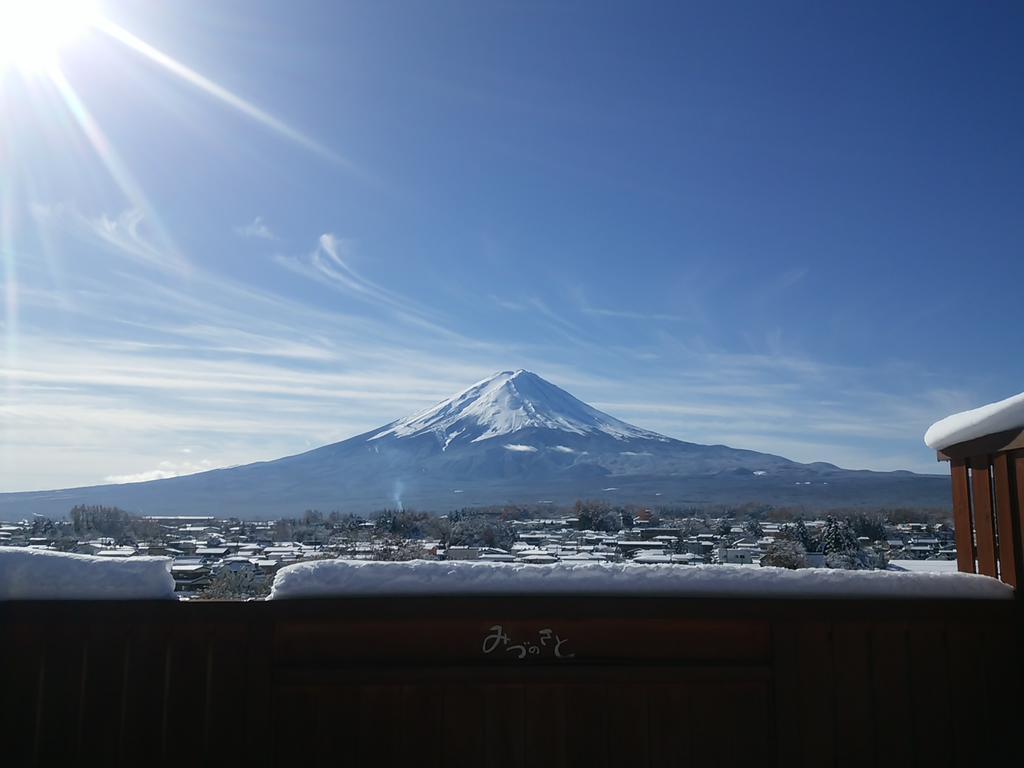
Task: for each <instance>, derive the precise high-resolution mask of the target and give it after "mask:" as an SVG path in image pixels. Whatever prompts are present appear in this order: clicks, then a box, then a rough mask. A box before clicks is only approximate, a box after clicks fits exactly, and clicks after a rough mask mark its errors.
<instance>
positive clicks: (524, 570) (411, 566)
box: [270, 560, 1013, 600]
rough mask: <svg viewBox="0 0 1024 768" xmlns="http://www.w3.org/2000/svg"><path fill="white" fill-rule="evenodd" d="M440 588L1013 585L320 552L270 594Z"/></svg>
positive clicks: (826, 593)
mask: <svg viewBox="0 0 1024 768" xmlns="http://www.w3.org/2000/svg"><path fill="white" fill-rule="evenodd" d="M441 594H444V595H473V594H476V595H496V594H529V595H541V594H573V595H585V594H590V595H675V596H694V597H697V596H703V597H712V596H713V597H726V596H736V597H740V596H742V597H835V598H853V597H873V598H906V597H928V598H942V597H974V598H997V599H998V598H1002V599H1009V598H1011V597H1012V596H1013V590H1012V589H1011V588H1010V587H1008V586H1007V585H1005V584H1003V583H1001V582H999V581H997V580H995V579H992V578H989V577H987V576H977V575H974V574H965V573H927V572H924V573H914V572H899V571H842V570H831V569H823V568H806V569H802V570H798V571H790V570H786V569H784V568H742V567H737V566H730V565H706V566H705V565H697V566H685V567H681V566H678V565H634V564H630V563H614V564H613V563H598V562H583V563H565V562H563V563H557V564H552V565H532V564H523V563H491V562H479V561H452V562H446V561H430V560H413V561H410V562H402V563H387V562H377V561H365V560H320V561H316V562H310V563H296V564H294V565H289V566H286V567H285V568H282V569H281V570H280V571H278V572H277V575H276V577H275V579H274V586H273V591H272V592H271V595H270V598H271V599H277V600H279V599H287V598H299V597H328V596H373V595H377V596H383V595H441Z"/></svg>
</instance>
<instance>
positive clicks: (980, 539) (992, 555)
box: [971, 456, 999, 577]
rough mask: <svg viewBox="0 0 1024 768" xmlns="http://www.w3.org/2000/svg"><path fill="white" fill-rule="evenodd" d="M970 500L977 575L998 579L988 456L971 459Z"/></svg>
mask: <svg viewBox="0 0 1024 768" xmlns="http://www.w3.org/2000/svg"><path fill="white" fill-rule="evenodd" d="M971 499H972V501H973V502H974V504H973V506H974V535H975V538H976V540H977V546H978V573H983V574H985V575H986V576H995V577H998V576H999V572H998V571H997V569H996V568H997V566H996V562H997V560H996V531H995V519H994V517H993V514H992V512H993V510H992V472H991V469H990V467H989V463H988V456H979V457H975V458H972V459H971Z"/></svg>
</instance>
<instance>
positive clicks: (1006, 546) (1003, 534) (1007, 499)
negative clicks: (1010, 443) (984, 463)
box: [992, 453, 1022, 587]
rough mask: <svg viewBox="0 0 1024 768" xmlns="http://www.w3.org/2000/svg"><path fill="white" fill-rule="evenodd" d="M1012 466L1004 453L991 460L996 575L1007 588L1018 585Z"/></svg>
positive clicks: (1017, 519)
mask: <svg viewBox="0 0 1024 768" xmlns="http://www.w3.org/2000/svg"><path fill="white" fill-rule="evenodd" d="M1015 463H1016V462H1015V461H1013V460H1012V459H1011V458H1010V455H1009V454H1008V453H999V454H996V455H995V456H994V457H992V468H993V470H994V473H995V498H996V520H997V522H998V525H999V574H1000V577H1001V578H1002V580H1003V581H1004V582H1006V583H1007V584H1009V585H1010V586H1011V587H1016V586H1017V585H1018V584H1020V583H1021V575H1022V574H1021V560H1020V558H1021V536H1020V533H1021V530H1020V510H1019V509H1017V508H1016V506H1017V505H1016V504H1015V503H1014V502H1015V501H1016V500H1015V499H1014V498H1013V497H1014V494H1013V490H1014V489H1013V485H1014V484H1015V482H1014V481H1015V478H1014V477H1013V475H1012V469H1013V465H1014V464H1015Z"/></svg>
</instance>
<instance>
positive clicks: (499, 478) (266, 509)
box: [0, 370, 948, 519]
mask: <svg viewBox="0 0 1024 768" xmlns="http://www.w3.org/2000/svg"><path fill="white" fill-rule="evenodd" d="M495 438H497V439H495ZM947 486H948V480H946V479H945V478H943V477H941V476H934V477H927V476H921V475H914V474H912V473H909V472H893V473H878V472H862V471H850V470H844V469H840V468H839V467H836V466H834V465H831V464H824V463H821V462H816V463H812V464H800V463H797V462H794V461H790V460H789V459H786V458H784V457H782V456H775V455H772V454H766V453H758V452H756V451H748V450H742V449H738V448H730V447H729V446H725V445H700V444H697V443H688V442H684V441H682V440H676V439H673V438H669V437H665V436H664V435H659V434H657V433H655V432H650V431H648V430H645V429H640V428H639V427H634V426H632V425H631V424H627V423H626V422H624V421H620V420H619V419H616V418H614V417H612V416H609V415H608V414H606V413H602V412H601V411H599V410H597V409H596V408H592V407H591V406H589V405H587V404H586V403H584V402H581V401H580V400H578V399H576V398H575V397H573V396H572V395H570V394H569V393H568V392H566V391H565V390H562V389H560V388H558V387H556V386H555V385H554V384H551V383H549V382H547V381H545V380H544V379H542V378H540V377H539V376H537V375H535V374H533V373H530V372H529V371H524V370H517V371H502V372H501V373H497V374H495V375H493V376H491V377H490V378H487V379H484V380H483V381H479V382H477V383H476V384H474V385H473V386H471V387H469V388H468V389H466V390H464V391H462V392H460V393H458V394H457V395H455V396H453V397H451V398H448V399H447V400H444V401H443V402H441V403H438V404H437V405H435V406H434V407H432V408H428V409H427V410H425V411H422V412H420V413H417V414H414V415H412V416H409V417H407V418H404V419H399V420H398V421H394V422H391V423H390V424H387V425H385V426H383V427H380V428H378V429H375V430H372V431H370V432H367V433H365V434H362V435H356V436H355V437H351V438H349V439H348V440H343V441H341V442H338V443H332V444H330V445H324V446H321V447H319V448H314V449H313V450H310V451H306V452H305V453H301V454H296V455H294V456H286V457H284V458H281V459H277V460H275V461H265V462H258V463H255V464H247V465H244V466H239V467H231V468H227V469H217V470H210V471H207V472H200V473H197V474H194V475H184V476H182V477H175V478H168V479H163V480H152V481H148V482H139V483H125V484H120V485H100V486H91V487H88V488H68V489H62V490H55V491H36V492H28V493H9V494H0V519H4V518H8V519H9V518H15V519H20V518H22V517H26V516H28V515H29V514H32V513H40V514H48V515H58V516H62V515H65V514H67V511H68V510H69V509H70V508H71V507H72V506H74V505H75V504H103V505H108V506H119V507H121V508H123V509H126V510H129V511H131V512H135V513H141V514H150V515H160V514H182V513H187V514H214V515H219V516H224V517H230V516H234V517H269V518H277V517H282V516H289V515H294V514H299V513H301V512H302V511H304V510H307V509H320V510H334V509H340V510H344V511H346V512H354V513H360V514H368V513H371V512H373V511H375V510H381V509H385V508H394V507H402V506H412V507H415V508H418V509H425V510H433V511H438V512H442V511H447V510H449V509H451V508H453V507H454V506H456V505H457V506H459V507H463V506H467V507H468V506H484V505H494V504H506V503H537V502H538V500H542V499H543V500H547V501H546V502H545V503H558V504H572V503H573V502H574V501H575V500H576V499H581V498H603V499H607V500H609V501H612V500H614V503H616V504H649V505H652V504H659V505H673V504H674V505H687V506H689V505H693V504H700V503H710V502H714V503H723V502H728V503H736V504H743V503H748V502H756V503H771V504H781V505H797V506H801V507H804V508H815V507H817V508H823V507H824V508H828V507H835V506H843V507H848V506H852V505H858V504H867V503H873V504H882V503H884V504H886V505H893V506H912V505H925V506H938V505H940V504H945V503H948V487H947ZM456 494H457V495H456Z"/></svg>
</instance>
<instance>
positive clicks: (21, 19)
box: [0, 0, 99, 74]
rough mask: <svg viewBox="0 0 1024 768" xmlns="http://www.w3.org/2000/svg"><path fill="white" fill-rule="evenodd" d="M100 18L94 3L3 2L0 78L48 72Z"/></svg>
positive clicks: (75, 0) (0, 5) (69, 0)
mask: <svg viewBox="0 0 1024 768" xmlns="http://www.w3.org/2000/svg"><path fill="white" fill-rule="evenodd" d="M98 18H99V14H98V10H97V6H96V3H95V2H93V0H0V74H2V73H4V72H5V71H7V70H9V69H19V70H22V71H28V72H32V71H36V70H40V69H44V68H46V67H47V66H49V65H50V64H52V63H53V61H54V60H55V59H56V57H57V54H58V52H59V51H60V49H61V48H62V47H63V46H65V45H67V44H69V43H71V42H73V41H74V40H75V39H76V38H78V37H80V36H82V35H84V34H85V33H87V32H88V31H89V29H90V28H91V27H92V26H93V25H94V24H95V23H96V21H97V20H98Z"/></svg>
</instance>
